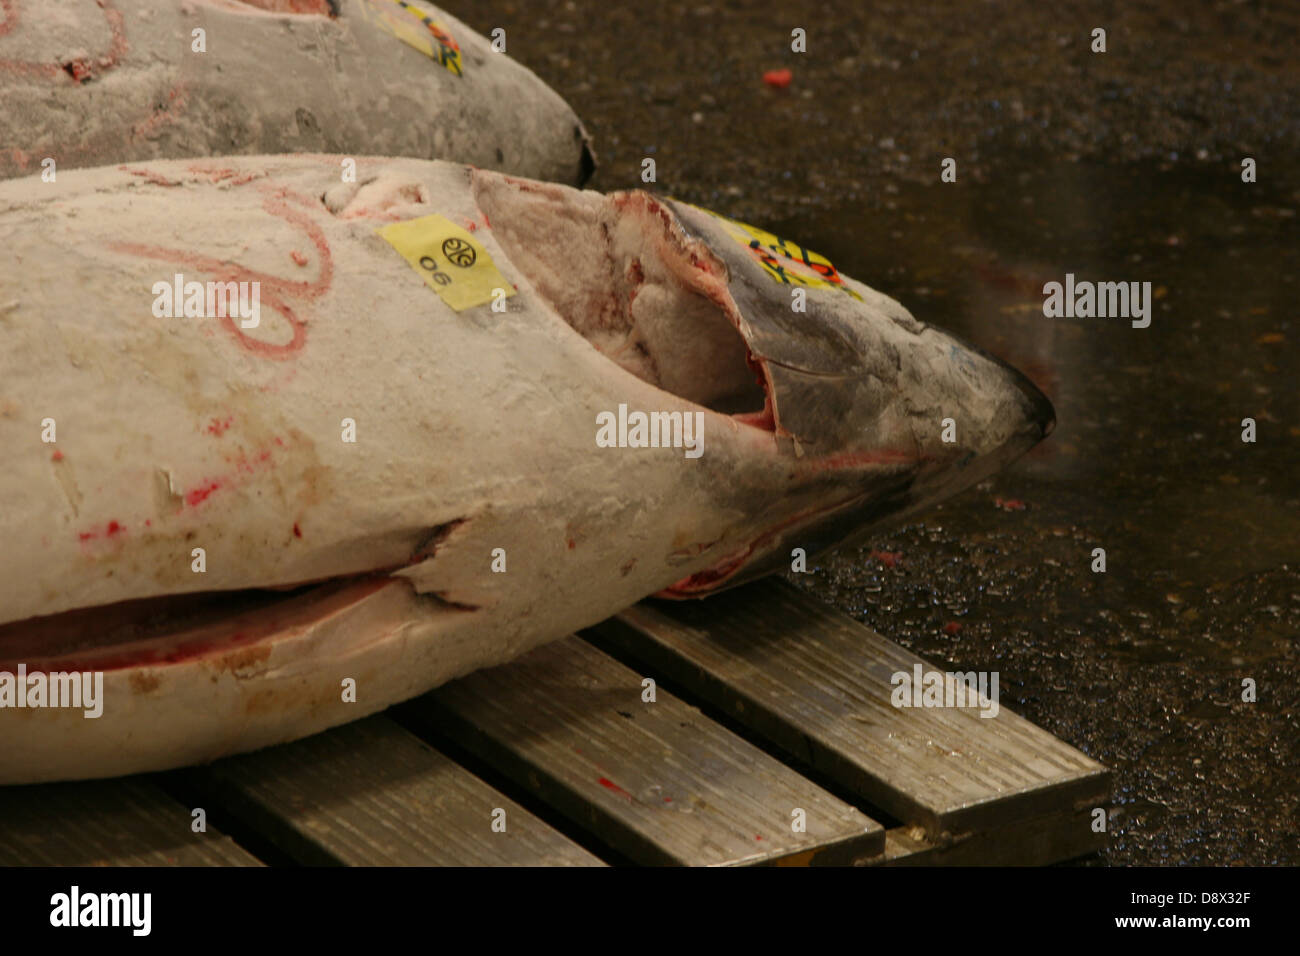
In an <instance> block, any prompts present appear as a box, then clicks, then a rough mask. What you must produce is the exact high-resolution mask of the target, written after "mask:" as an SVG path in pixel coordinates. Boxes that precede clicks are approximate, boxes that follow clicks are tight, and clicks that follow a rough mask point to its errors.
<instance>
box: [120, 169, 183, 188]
mask: <svg viewBox="0 0 1300 956" xmlns="http://www.w3.org/2000/svg"><path fill="white" fill-rule="evenodd" d="M117 168H118V169H120V170H122V172H124V173H130V174H131V175H132V176H139V177H140V178H141V179H145V180H148V181H149V182H151V183H153V184H154V185H155V186H179V185H180V184H181V181H180V180H179V179H168V178H167V177H166V176H164V175H162V174H161V173H156V172H154V171H153V170H152V169H136V168H135V167H134V166H119V167H117Z"/></svg>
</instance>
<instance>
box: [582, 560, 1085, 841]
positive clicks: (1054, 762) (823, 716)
mask: <svg viewBox="0 0 1300 956" xmlns="http://www.w3.org/2000/svg"><path fill="white" fill-rule="evenodd" d="M593 631H594V633H595V634H596V635H598V638H599V640H600V641H602V642H605V641H608V642H609V644H610V646H611V647H613V648H615V649H617V651H618V652H619V653H621V654H624V655H626V656H628V657H629V658H632V659H635V660H638V661H640V662H642V663H643V664H644V666H647V667H649V668H652V669H654V668H657V669H659V670H661V671H662V673H664V674H665V675H667V676H669V677H670V678H671V679H672V680H674V681H676V682H678V683H679V684H680V685H681V686H683V687H685V688H688V689H689V690H690V691H691V692H692V693H694V694H697V695H699V697H700V698H701V699H703V700H707V701H708V702H709V703H710V704H711V705H712V706H716V707H718V708H719V709H720V710H722V711H723V712H725V713H727V714H730V715H731V716H732V717H734V718H735V719H736V720H737V721H739V722H741V723H742V724H743V725H745V726H746V727H748V728H749V729H751V730H753V731H754V732H755V733H757V734H758V735H760V736H762V737H764V738H766V739H768V740H770V741H772V742H773V743H775V744H776V745H778V746H779V747H781V748H782V749H784V750H786V751H788V752H789V753H792V754H794V755H796V756H797V757H798V758H799V759H800V760H803V761H805V762H806V763H807V764H808V765H810V766H812V767H815V768H817V769H818V770H820V771H822V772H824V773H826V774H827V775H828V776H829V777H831V778H832V779H834V780H836V782H837V783H839V784H842V785H843V786H845V787H848V788H849V789H851V790H853V791H854V792H857V793H859V794H861V795H862V796H863V797H864V798H865V799H866V800H867V801H868V802H870V803H871V804H872V805H874V806H878V807H880V808H881V809H883V810H884V811H886V812H887V813H890V814H892V815H894V816H895V817H897V818H898V819H899V820H901V821H903V822H904V823H907V824H909V825H919V826H921V827H922V828H924V830H925V831H926V832H927V833H928V834H929V835H930V836H931V837H938V836H940V835H941V834H943V833H944V832H945V831H946V832H948V833H950V834H955V833H962V832H969V831H972V830H978V829H992V828H995V827H998V826H1002V825H1006V824H1010V823H1014V822H1015V821H1016V820H1017V819H1022V818H1027V817H1036V816H1043V815H1047V814H1052V813H1059V812H1062V811H1066V810H1074V809H1075V808H1076V807H1078V806H1081V805H1085V804H1088V803H1090V802H1091V803H1092V805H1097V806H1099V805H1103V804H1104V803H1105V802H1106V801H1107V800H1108V799H1109V771H1107V770H1106V768H1105V767H1103V766H1102V765H1101V764H1099V763H1097V762H1096V761H1094V760H1092V759H1090V758H1089V757H1087V756H1085V755H1084V754H1082V753H1080V752H1079V751H1078V750H1076V749H1075V748H1073V747H1071V746H1069V745H1068V744H1066V743H1064V742H1063V741H1060V740H1058V739H1056V738H1055V737H1053V736H1052V735H1051V734H1049V733H1048V732H1047V731H1045V730H1043V729H1041V728H1039V727H1037V726H1035V725H1034V724H1032V723H1030V722H1029V721H1027V720H1025V719H1024V718H1022V717H1019V716H1017V715H1016V714H1014V713H1012V712H1011V711H1009V710H1007V709H1006V708H1001V709H1000V712H999V713H998V714H997V716H996V717H994V718H984V717H981V716H979V714H978V711H977V710H974V709H956V708H906V709H903V708H896V707H894V706H893V705H892V703H891V700H890V698H891V694H892V692H893V690H894V685H893V684H892V683H891V676H892V675H893V674H894V673H895V672H897V671H906V672H908V673H912V670H913V665H914V664H916V663H918V662H920V663H922V664H923V665H924V667H925V670H927V671H929V670H933V669H935V668H932V667H931V666H930V665H929V664H926V663H925V662H924V661H921V658H919V657H916V656H915V655H913V654H911V653H909V652H908V651H905V650H904V649H903V648H901V647H898V646H897V645H895V644H893V643H891V642H890V641H887V640H885V639H884V638H883V637H881V636H880V635H879V634H877V633H875V632H874V631H872V630H870V629H869V628H867V627H864V626H863V625H861V624H859V623H857V622H856V621H854V620H852V619H851V618H848V617H846V616H845V615H843V614H840V613H839V612H838V611H835V610H833V609H831V608H828V607H826V606H825V605H823V604H822V603H821V602H820V601H818V600H816V599H815V598H813V597H810V596H808V595H806V594H804V593H803V592H801V591H799V590H798V589H797V588H794V587H792V586H791V585H789V584H787V583H785V582H780V581H776V582H774V581H763V582H759V583H757V584H753V585H748V586H745V587H741V588H737V589H734V590H731V591H727V592H724V593H722V594H718V595H715V596H713V597H711V598H710V599H709V600H708V601H703V602H646V603H642V604H638V605H636V606H634V607H631V608H629V609H628V610H626V611H624V612H623V613H622V614H620V615H618V617H616V618H611V619H610V620H609V621H606V622H604V623H603V624H601V625H598V626H597V627H596V628H594V629H593Z"/></svg>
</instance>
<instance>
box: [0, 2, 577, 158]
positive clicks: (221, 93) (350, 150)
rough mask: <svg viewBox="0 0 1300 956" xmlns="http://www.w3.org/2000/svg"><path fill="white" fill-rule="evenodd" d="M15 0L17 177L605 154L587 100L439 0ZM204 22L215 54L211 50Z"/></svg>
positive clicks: (6, 36)
mask: <svg viewBox="0 0 1300 956" xmlns="http://www.w3.org/2000/svg"><path fill="white" fill-rule="evenodd" d="M277 7H278V8H279V9H282V10H286V11H291V10H320V11H325V12H324V13H323V14H322V13H292V12H275V11H276V10H277ZM263 8H267V9H263ZM5 9H6V10H7V11H8V18H7V19H6V20H2V21H0V176H20V175H28V174H31V173H34V172H40V171H41V169H42V165H41V164H42V161H43V160H45V159H47V158H49V159H53V160H54V161H55V162H56V164H57V166H56V168H57V169H58V170H63V169H70V168H74V167H83V168H84V167H93V166H99V165H106V164H111V163H122V162H136V161H141V160H150V159H162V158H185V157H206V156H221V155H227V154H249V153H291V152H320V151H332V152H338V153H342V154H345V155H376V154H378V155H391V156H411V157H416V158H428V159H444V160H451V161H455V162H462V163H471V164H473V165H476V166H480V167H482V168H485V169H497V170H504V171H509V172H511V173H514V174H517V175H521V176H529V177H533V178H537V179H546V180H553V181H556V182H563V183H577V184H581V183H582V182H584V181H585V180H586V178H587V177H588V176H589V175H590V173H591V171H592V169H593V168H594V160H593V159H592V154H591V151H590V147H589V142H588V136H587V133H586V131H585V130H584V129H583V126H582V123H581V122H580V121H579V119H578V117H577V116H576V115H575V114H574V113H573V110H572V109H570V108H569V106H568V105H567V104H566V103H565V102H564V101H563V100H562V99H561V98H560V97H559V96H558V95H557V94H556V93H555V92H554V91H552V90H551V89H550V88H549V87H547V86H546V85H545V84H544V83H543V82H542V81H541V80H540V79H538V78H537V76H536V75H535V74H533V72H532V71H531V70H529V69H527V68H526V67H524V66H522V65H520V64H518V63H516V62H515V61H513V60H512V59H510V57H509V56H508V55H507V54H502V53H494V52H492V49H491V45H490V43H489V41H488V40H487V39H485V38H484V37H482V36H480V35H478V34H477V33H475V32H474V31H472V30H471V29H470V28H469V27H467V26H466V25H465V24H463V23H461V22H460V21H458V20H456V19H455V18H454V17H452V16H450V15H448V14H447V13H445V12H443V11H441V10H439V9H438V8H436V7H434V6H433V5H432V4H428V3H421V2H413V3H409V4H407V5H406V8H404V7H403V6H401V5H399V4H397V3H394V2H393V0H330V2H326V0H306V2H302V3H285V2H280V3H278V4H277V3H276V2H275V0H255V2H243V0H188V2H186V3H179V2H164V3H141V2H122V0H104V2H103V3H99V4H96V3H95V2H93V0H40V2H36V0H12V2H11V3H9V4H6V5H5ZM331 10H332V11H334V12H333V13H330V11H331ZM417 11H419V15H417ZM420 15H423V16H427V17H428V18H429V20H430V21H432V23H433V24H434V25H435V27H436V28H437V29H438V30H440V31H441V34H442V36H445V37H448V38H450V40H451V41H452V43H453V44H454V46H455V47H456V48H458V50H456V51H453V50H452V48H451V47H446V48H444V46H443V45H442V44H440V42H439V40H438V35H436V34H434V33H433V32H431V31H430V29H429V27H428V26H427V25H426V24H425V23H423V22H422V20H421V19H420ZM0 16H5V13H3V12H0ZM386 25H387V26H388V28H386ZM196 29H202V30H203V31H204V34H205V35H204V43H205V45H206V50H205V52H195V51H194V49H193V45H194V43H195V40H194V37H193V31H194V30H196ZM394 30H397V31H410V32H409V33H408V34H407V35H408V36H410V37H411V38H412V39H413V40H414V41H415V42H416V43H419V44H427V51H428V52H432V53H433V54H434V56H433V57H430V56H428V55H426V53H425V52H421V50H419V49H417V48H416V47H415V46H413V45H412V44H411V43H407V42H404V40H403V39H401V38H399V36H397V35H394V32H393V31H394ZM444 60H445V61H446V63H445V64H444ZM448 65H450V66H451V67H452V68H450V69H449V68H448ZM457 71H459V75H458V72H457Z"/></svg>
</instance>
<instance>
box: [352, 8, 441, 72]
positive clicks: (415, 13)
mask: <svg viewBox="0 0 1300 956" xmlns="http://www.w3.org/2000/svg"><path fill="white" fill-rule="evenodd" d="M367 3H368V5H369V6H370V7H371V8H372V9H373V10H374V12H375V13H376V14H378V22H379V26H380V28H381V29H383V30H385V31H387V32H388V33H391V34H392V35H393V36H395V37H397V39H399V40H401V41H402V42H403V43H405V44H406V45H407V46H411V47H415V49H417V50H419V51H420V52H421V53H423V54H424V55H425V56H427V57H428V58H429V59H431V60H433V62H434V63H438V64H441V65H442V66H444V67H446V68H447V71H448V72H450V73H454V74H456V75H457V76H464V75H465V74H464V71H463V67H462V64H461V57H460V45H459V44H458V43H457V42H456V41H455V40H454V39H453V38H452V35H451V34H450V33H448V32H447V28H446V27H444V26H442V25H441V24H440V23H438V22H437V21H436V20H434V19H433V18H432V17H430V16H429V15H428V14H426V13H424V12H423V11H422V10H420V8H419V7H417V6H415V5H414V4H412V3H407V2H406V0H367ZM361 9H362V10H364V9H366V8H365V7H364V6H363V7H362V8H361Z"/></svg>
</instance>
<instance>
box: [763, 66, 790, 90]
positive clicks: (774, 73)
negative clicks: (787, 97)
mask: <svg viewBox="0 0 1300 956" xmlns="http://www.w3.org/2000/svg"><path fill="white" fill-rule="evenodd" d="M792 79H794V74H793V73H791V72H790V71H789V70H768V71H767V72H766V73H764V74H763V82H764V83H766V84H767V85H768V86H770V87H773V88H774V89H778V90H783V89H785V88H786V87H787V86H789V85H790V81H791V80H792Z"/></svg>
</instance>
